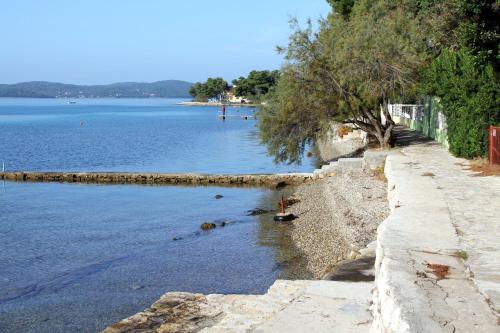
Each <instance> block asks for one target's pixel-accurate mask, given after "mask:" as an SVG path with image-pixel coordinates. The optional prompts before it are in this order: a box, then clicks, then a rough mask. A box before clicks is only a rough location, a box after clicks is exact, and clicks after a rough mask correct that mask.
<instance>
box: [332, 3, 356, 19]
mask: <svg viewBox="0 0 500 333" xmlns="http://www.w3.org/2000/svg"><path fill="white" fill-rule="evenodd" d="M327 2H328V3H329V4H330V5H331V6H332V7H333V11H334V12H335V13H339V14H340V15H342V16H344V17H345V18H347V17H349V15H350V14H351V11H352V7H353V6H354V0H327Z"/></svg>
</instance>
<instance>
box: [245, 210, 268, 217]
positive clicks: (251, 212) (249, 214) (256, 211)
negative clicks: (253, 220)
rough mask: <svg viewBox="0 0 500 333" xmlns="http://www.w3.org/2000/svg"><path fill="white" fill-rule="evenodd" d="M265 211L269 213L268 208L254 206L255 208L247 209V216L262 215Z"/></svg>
mask: <svg viewBox="0 0 500 333" xmlns="http://www.w3.org/2000/svg"><path fill="white" fill-rule="evenodd" d="M266 213H269V210H265V209H262V208H255V209H251V210H249V211H247V216H256V215H262V214H266Z"/></svg>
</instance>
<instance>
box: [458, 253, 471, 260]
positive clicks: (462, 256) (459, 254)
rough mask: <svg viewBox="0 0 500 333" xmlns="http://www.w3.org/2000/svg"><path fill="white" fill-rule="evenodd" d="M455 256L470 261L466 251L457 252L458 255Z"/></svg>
mask: <svg viewBox="0 0 500 333" xmlns="http://www.w3.org/2000/svg"><path fill="white" fill-rule="evenodd" d="M455 255H456V256H457V257H459V258H461V259H463V260H467V259H469V255H468V254H467V252H465V251H457V253H455Z"/></svg>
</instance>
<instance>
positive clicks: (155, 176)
mask: <svg viewBox="0 0 500 333" xmlns="http://www.w3.org/2000/svg"><path fill="white" fill-rule="evenodd" d="M313 179H314V176H313V174H311V173H290V174H272V175H267V174H263V175H258V174H250V175H212V174H210V175H209V174H189V173H187V174H165V173H118V172H83V173H77V172H0V180H9V181H24V182H63V183H94V184H155V185H218V186H220V185H222V186H244V185H247V186H263V187H279V186H287V185H298V184H302V183H305V182H308V181H311V180H313Z"/></svg>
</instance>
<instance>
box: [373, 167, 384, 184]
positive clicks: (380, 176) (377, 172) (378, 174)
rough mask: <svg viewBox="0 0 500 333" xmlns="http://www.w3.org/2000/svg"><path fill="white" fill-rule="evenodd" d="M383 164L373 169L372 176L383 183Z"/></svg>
mask: <svg viewBox="0 0 500 333" xmlns="http://www.w3.org/2000/svg"><path fill="white" fill-rule="evenodd" d="M384 170H385V163H384V165H381V166H379V167H377V168H375V169H373V171H372V172H373V176H374V177H375V178H377V179H378V180H381V181H383V182H387V178H386V177H385V172H384Z"/></svg>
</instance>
